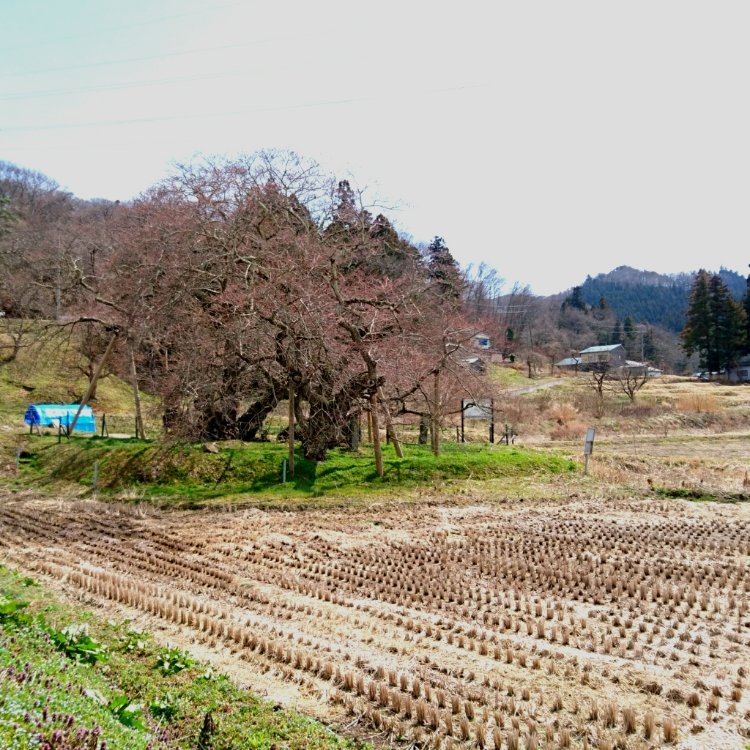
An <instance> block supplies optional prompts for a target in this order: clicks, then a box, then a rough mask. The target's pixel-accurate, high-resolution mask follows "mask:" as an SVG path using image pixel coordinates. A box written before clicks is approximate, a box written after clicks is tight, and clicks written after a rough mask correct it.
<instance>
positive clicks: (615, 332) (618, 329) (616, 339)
mask: <svg viewBox="0 0 750 750" xmlns="http://www.w3.org/2000/svg"><path fill="white" fill-rule="evenodd" d="M609 343H610V344H622V324H621V323H620V319H619V318H616V319H615V325H614V327H613V328H612V334H611V336H610V340H609Z"/></svg>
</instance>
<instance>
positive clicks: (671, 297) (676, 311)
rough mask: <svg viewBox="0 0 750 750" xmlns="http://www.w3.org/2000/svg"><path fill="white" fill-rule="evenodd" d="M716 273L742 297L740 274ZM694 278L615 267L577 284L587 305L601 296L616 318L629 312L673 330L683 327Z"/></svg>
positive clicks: (729, 272) (636, 317)
mask: <svg viewBox="0 0 750 750" xmlns="http://www.w3.org/2000/svg"><path fill="white" fill-rule="evenodd" d="M719 275H720V276H721V278H722V280H723V281H724V283H725V284H726V285H727V287H728V288H729V290H730V291H731V292H732V294H733V295H734V296H735V297H736V298H737V299H742V296H743V295H744V294H745V290H746V288H747V282H746V280H745V278H744V276H741V275H740V274H738V273H736V272H735V271H729V270H727V269H724V268H722V269H721V270H720V271H719ZM694 278H695V275H694V274H687V273H683V274H670V275H665V274H658V273H654V272H653V271H640V270H638V269H636V268H631V267H629V266H619V267H618V268H615V270H614V271H610V272H609V273H606V274H599V275H598V276H596V277H594V278H592V277H591V276H588V277H587V278H586V281H585V282H584V283H583V284H582V285H581V295H582V297H583V300H584V302H586V303H588V304H590V305H598V304H599V302H600V300H601V298H602V297H604V298H605V299H606V300H607V304H608V305H609V307H610V308H611V309H612V310H613V311H614V312H615V313H616V315H617V316H618V318H620V320H624V319H625V317H627V316H628V315H629V316H630V317H631V318H633V319H634V320H635V321H636V322H638V323H651V324H652V325H658V326H662V327H663V328H666V329H668V330H670V331H675V332H677V331H681V330H682V329H683V328H684V326H685V312H686V310H687V305H688V298H689V296H690V288H691V286H692V284H693V279H694Z"/></svg>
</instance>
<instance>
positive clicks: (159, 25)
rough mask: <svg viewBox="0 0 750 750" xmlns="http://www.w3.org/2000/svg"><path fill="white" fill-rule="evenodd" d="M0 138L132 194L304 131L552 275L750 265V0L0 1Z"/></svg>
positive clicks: (557, 281)
mask: <svg viewBox="0 0 750 750" xmlns="http://www.w3.org/2000/svg"><path fill="white" fill-rule="evenodd" d="M0 20H1V22H2V26H3V31H4V33H3V44H2V46H0V159H2V160H5V161H10V162H13V163H15V164H18V165H21V166H24V167H28V168H31V169H35V170H38V171H41V172H44V173H45V174H47V175H49V176H50V177H52V178H53V179H55V180H56V181H57V182H58V183H60V185H61V186H62V187H63V188H65V189H66V190H69V191H71V192H73V193H75V194H76V195H78V196H80V197H82V198H94V197H102V198H108V199H112V200H115V199H119V200H128V199H130V198H132V197H134V196H136V195H137V194H139V193H140V192H142V191H143V190H145V189H147V188H148V187H149V186H151V185H153V184H154V183H155V182H157V181H158V180H160V179H161V178H163V177H165V176H166V175H167V174H169V172H170V169H171V168H172V166H173V165H174V164H175V163H179V162H186V161H190V160H191V159H193V158H197V157H198V156H200V155H202V154H203V155H215V154H226V155H229V156H231V155H236V154H239V153H251V152H253V151H255V150H258V149H262V148H277V149H290V150H293V151H296V152H297V153H299V154H301V155H302V156H305V157H307V158H310V159H314V160H316V161H318V162H319V163H320V164H321V165H322V166H323V167H324V168H326V169H327V170H330V171H331V172H333V173H335V174H336V175H337V176H339V177H342V178H343V177H346V178H350V179H353V180H354V181H355V182H356V183H357V184H358V185H359V186H361V187H363V188H365V189H366V191H367V195H368V196H370V197H371V200H372V201H373V202H378V203H382V204H385V205H387V206H388V211H387V212H386V213H387V214H388V215H389V216H390V217H391V218H392V220H393V221H394V223H395V224H396V225H397V227H398V228H399V230H401V231H402V232H404V233H406V234H408V235H410V236H411V237H412V238H413V240H414V241H416V242H429V241H430V240H431V239H432V237H433V236H435V235H440V236H442V237H443V238H444V239H445V241H446V244H447V245H448V246H449V248H450V249H451V251H452V253H453V254H454V256H455V257H456V259H457V260H458V261H459V262H460V263H461V264H462V265H463V266H468V265H469V264H473V265H474V266H477V265H478V264H480V263H486V264H488V265H490V266H492V267H494V268H495V269H497V272H498V273H499V275H500V276H501V277H503V278H504V279H506V285H507V287H508V288H509V287H510V285H511V284H512V283H513V282H516V281H517V282H520V283H522V284H529V285H530V286H531V288H532V290H533V291H534V292H535V293H537V294H545V295H546V294H552V293H555V292H560V291H563V290H565V289H568V288H570V287H571V286H573V285H575V284H577V283H581V282H582V281H583V280H584V279H585V278H586V276H587V275H592V276H595V275H596V274H598V273H606V272H608V271H610V270H612V269H613V268H615V267H616V266H620V265H630V266H634V267H636V268H642V269H646V270H652V271H658V272H662V273H665V272H669V273H676V272H683V271H691V270H696V269H698V268H701V267H705V268H708V269H711V270H718V269H719V267H720V266H724V267H726V268H731V269H734V270H736V271H739V272H740V273H743V274H746V273H747V265H748V263H750V252H749V251H748V248H749V247H750V211H748V207H750V97H749V96H748V94H749V92H750V85H749V84H750V80H749V79H750V45H748V44H747V37H748V32H749V30H750V3H747V1H746V0H739V1H737V2H731V1H727V2H724V1H722V0H718V1H717V2H713V3H708V2H705V1H703V0H701V1H700V2H696V1H694V0H677V1H675V0H645V1H644V0H631V1H630V2H627V3H625V2H608V1H606V0H590V1H587V2H582V1H580V0H565V1H564V2H563V1H562V0H515V1H514V2H507V1H506V0H496V2H486V0H482V1H479V0H463V2H461V3H447V2H446V3H442V2H436V1H435V0H433V1H432V2H426V1H423V0H400V1H399V2H393V1H392V0H381V2H378V3H357V2H352V0H348V2H343V1H341V2H339V1H338V0H315V1H314V2H311V1H310V0H286V2H283V1H282V2H268V1H267V0H266V1H265V2H262V3H260V2H255V0H241V1H237V0H215V1H214V2H212V1H211V0H200V1H198V0H129V1H128V2H127V3H126V2H122V0H104V1H103V0H66V2H60V0H0Z"/></svg>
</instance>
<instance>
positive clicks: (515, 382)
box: [487, 365, 536, 388]
mask: <svg viewBox="0 0 750 750" xmlns="http://www.w3.org/2000/svg"><path fill="white" fill-rule="evenodd" d="M487 374H488V375H489V378H490V380H492V382H493V383H496V384H497V385H499V386H500V387H501V388H523V387H524V386H527V385H533V383H535V382H536V381H533V380H529V378H528V377H527V376H526V373H525V372H521V371H520V370H517V369H516V368H515V367H508V366H500V365H490V366H489V367H488V368H487Z"/></svg>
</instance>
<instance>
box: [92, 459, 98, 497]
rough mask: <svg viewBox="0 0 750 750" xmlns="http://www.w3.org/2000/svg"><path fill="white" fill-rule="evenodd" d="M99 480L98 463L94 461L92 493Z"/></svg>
mask: <svg viewBox="0 0 750 750" xmlns="http://www.w3.org/2000/svg"><path fill="white" fill-rule="evenodd" d="M98 479H99V462H98V461H94V485H93V486H94V492H96V484H97V481H98Z"/></svg>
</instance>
